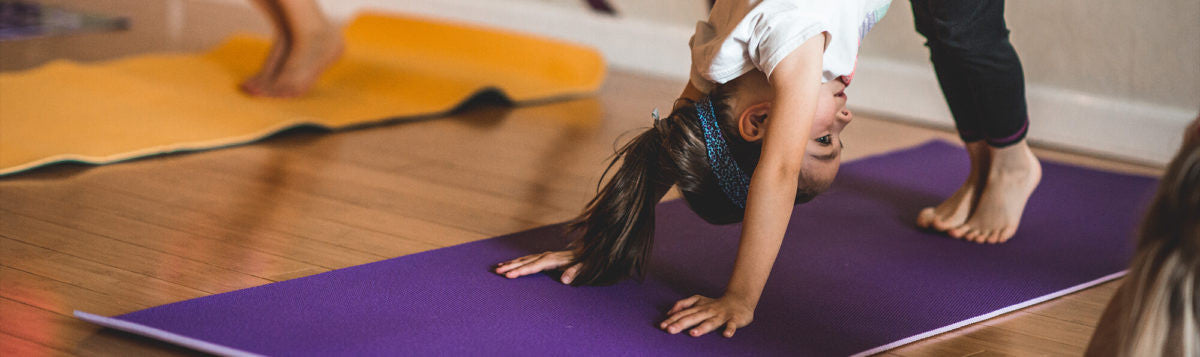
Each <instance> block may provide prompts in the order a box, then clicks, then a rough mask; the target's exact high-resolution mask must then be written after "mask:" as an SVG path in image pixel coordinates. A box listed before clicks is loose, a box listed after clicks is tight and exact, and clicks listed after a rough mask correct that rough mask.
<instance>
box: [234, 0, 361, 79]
mask: <svg viewBox="0 0 1200 357" xmlns="http://www.w3.org/2000/svg"><path fill="white" fill-rule="evenodd" d="M255 3H256V4H258V5H259V7H260V8H261V9H262V10H263V12H265V13H266V15H267V18H268V19H270V20H271V23H272V24H273V25H274V26H275V33H276V40H275V43H274V44H272V45H271V53H270V54H269V55H268V56H267V60H266V62H265V63H263V66H262V69H260V70H259V71H258V73H257V74H255V75H254V76H252V77H250V78H249V79H247V80H246V81H245V82H243V83H242V85H241V87H242V90H244V91H246V93H249V94H250V95H254V96H265V97H295V96H299V95H301V94H304V92H306V91H308V89H309V88H311V87H312V85H313V83H315V82H316V81H317V77H319V76H320V75H321V73H322V72H325V70H326V69H327V68H329V66H331V65H333V62H334V61H336V60H337V59H338V57H341V55H342V47H343V46H344V45H343V41H342V37H341V34H340V33H338V31H337V28H336V26H334V25H333V24H332V23H330V22H329V19H328V18H326V17H325V15H324V14H322V13H321V8H320V6H318V5H317V3H316V2H315V1H314V0H258V1H256V2H255Z"/></svg>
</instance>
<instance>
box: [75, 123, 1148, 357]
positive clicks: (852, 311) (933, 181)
mask: <svg viewBox="0 0 1200 357" xmlns="http://www.w3.org/2000/svg"><path fill="white" fill-rule="evenodd" d="M1044 166H1045V171H1044V176H1045V178H1044V181H1043V183H1042V185H1041V187H1040V188H1038V190H1037V192H1035V194H1034V196H1033V197H1032V198H1031V199H1030V201H1029V207H1028V209H1027V211H1026V218H1025V220H1024V222H1023V223H1022V226H1021V231H1020V232H1019V233H1018V234H1017V236H1016V237H1014V238H1013V239H1012V240H1011V241H1010V242H1008V243H1007V244H1003V245H976V244H973V243H966V242H962V241H956V240H954V239H950V238H946V237H944V236H941V235H937V234H932V233H924V232H920V231H917V230H915V229H913V227H912V223H910V222H912V221H913V217H915V215H916V213H917V212H918V210H920V209H921V208H922V207H924V206H927V205H931V204H936V203H937V202H938V201H939V199H940V198H943V197H946V196H947V195H949V194H950V193H952V191H953V190H954V189H955V188H957V186H958V184H959V183H960V180H961V179H962V178H963V177H964V176H965V174H966V170H967V160H966V154H965V152H964V151H963V150H962V149H961V148H959V147H956V146H953V145H949V144H946V143H942V142H931V143H927V144H924V145H922V146H918V147H916V148H912V149H907V150H903V151H898V152H893V153H889V154H884V155H881V156H875V157H870V158H866V159H862V160H858V161H855V162H853V163H849V164H846V165H845V166H844V167H843V168H842V171H841V173H840V174H839V177H838V180H837V182H836V183H835V185H834V186H833V188H831V189H830V191H829V192H828V193H827V194H825V195H822V196H820V197H818V198H817V199H816V200H814V201H812V202H810V203H808V204H805V205H801V206H797V208H796V210H795V212H794V216H793V220H792V222H791V224H790V226H789V228H788V237H787V239H786V240H785V241H784V243H783V247H782V250H781V252H780V255H779V260H778V262H777V263H776V265H775V268H774V271H773V273H772V275H771V278H770V280H769V281H768V283H767V286H766V289H765V290H764V292H763V297H762V300H761V302H760V304H759V306H758V309H757V313H756V317H755V321H754V322H753V323H752V324H751V325H750V326H747V327H745V328H743V329H740V330H738V333H737V336H735V337H734V338H732V339H726V338H723V337H720V336H719V335H716V334H710V335H708V336H703V337H700V338H692V337H687V336H684V335H668V334H666V333H663V332H662V331H660V330H658V329H657V326H656V324H657V323H658V322H659V321H661V319H662V318H663V317H664V316H663V313H664V312H665V311H666V310H667V309H668V308H669V307H670V305H671V304H672V303H674V302H675V301H676V300H677V299H680V298H684V297H687V296H689V295H691V294H695V293H699V294H705V295H708V296H716V295H718V294H720V293H721V291H722V289H723V286H724V284H725V282H726V281H727V279H728V277H729V273H730V270H731V268H732V264H733V260H734V253H733V252H735V251H736V246H737V238H738V231H739V227H738V226H736V225H734V226H711V225H708V224H706V223H704V222H703V221H701V220H700V219H699V218H697V217H696V216H695V215H694V214H693V213H691V212H690V211H689V210H688V209H687V207H686V205H685V204H684V203H683V202H681V201H672V202H666V203H663V204H661V205H660V206H659V210H658V227H657V238H656V241H655V246H654V252H653V261H652V265H651V268H650V270H649V275H648V276H647V278H646V279H645V281H644V282H641V283H639V282H635V281H625V282H622V283H619V284H617V285H614V286H607V287H579V288H574V287H569V286H564V285H562V284H560V283H558V282H557V281H556V280H555V277H553V276H550V275H536V276H531V277H526V278H520V279H516V280H508V279H504V278H501V277H499V276H496V275H493V274H491V273H490V272H489V267H490V266H491V265H492V264H494V263H496V262H499V261H503V260H506V259H510V258H513V257H516V256H519V255H523V254H527V253H531V252H538V251H542V250H547V249H556V248H560V247H561V246H562V245H563V243H564V242H565V241H566V238H564V237H563V235H562V229H561V227H560V226H549V227H543V228H538V229H534V230H530V231H526V232H521V233H516V234H512V235H508V236H504V237H499V238H493V239H487V240H483V241H478V242H473V243H468V244H463V245H459V246H454V247H448V248H443V249H438V250H433V251H429V252H424V253H419V254H414V255H411V256H404V257H399V258H395V259H390V260H385V261H380V262H376V263H371V264H365V265H360V266H355V267H350V268H345V269H340V270H335V271H331V272H327V273H323V274H318V275H313V276H309V277H305V278H299V279H295V280H289V281H284V282H279V283H275V284H269V285H264V286H259V287H254V288H249V289H244V290H238V291H233V292H229V293H224V294H218V295H213V296H208V297H203V298H198V299H194V300H188V301H183V302H178V303H174V304H168V305H164V306H159V307H154V308H150V309H146V310H142V311H137V312H133V313H129V314H126V315H121V316H118V317H115V318H105V317H100V316H95V315H88V314H84V313H80V316H81V317H84V318H85V319H86V320H89V321H93V322H96V323H100V324H102V325H106V326H110V327H116V328H120V329H124V330H127V331H137V333H142V334H146V335H150V336H152V337H156V338H160V339H164V340H168V341H173V342H176V343H180V344H184V345H188V346H192V347H194V348H200V349H206V350H209V351H213V352H218V353H239V352H248V353H256V354H267V355H370V354H388V355H398V354H399V355H482V354H487V355H516V354H521V355H533V354H538V353H546V354H549V355H786V356H795V355H820V356H832V355H850V354H858V353H870V352H879V351H882V350H885V349H887V348H890V347H895V346H898V345H900V344H903V343H907V342H911V341H915V340H917V339H919V338H922V337H928V336H929V335H931V334H934V333H937V332H941V331H945V330H947V329H950V328H953V327H956V326H961V325H965V324H968V323H971V322H975V321H978V320H981V319H983V318H987V317H990V316H994V315H996V314H998V313H1001V312H1004V311H1011V310H1012V309H1015V308H1019V307H1023V306H1027V305H1029V304H1032V303H1036V302H1038V301H1044V300H1045V299H1049V298H1052V297H1055V296H1060V295H1063V294H1066V293H1068V292H1071V291H1075V290H1078V289H1081V288H1084V287H1087V286H1090V285H1093V284H1097V283H1100V282H1103V281H1106V280H1109V279H1112V278H1115V277H1117V276H1119V275H1120V273H1121V272H1122V270H1123V269H1124V267H1125V266H1126V264H1127V263H1128V259H1129V257H1130V256H1131V255H1132V248H1133V238H1132V237H1133V235H1132V232H1133V231H1134V227H1135V226H1136V223H1137V222H1138V221H1139V217H1140V211H1141V208H1140V207H1142V206H1144V204H1145V202H1146V201H1147V200H1148V199H1149V197H1150V194H1151V193H1152V191H1153V188H1154V187H1153V186H1154V183H1155V181H1154V179H1152V178H1147V177H1140V176H1129V175H1121V174H1113V173H1107V172H1100V171H1094V170H1090V169H1084V168H1079V167H1073V166H1066V165H1060V164H1054V163H1045V165H1044Z"/></svg>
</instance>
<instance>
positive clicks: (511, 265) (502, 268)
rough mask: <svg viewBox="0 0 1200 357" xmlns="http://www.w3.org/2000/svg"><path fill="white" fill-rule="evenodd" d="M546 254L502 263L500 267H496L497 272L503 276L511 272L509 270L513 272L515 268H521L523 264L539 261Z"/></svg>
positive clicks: (527, 256) (532, 255)
mask: <svg viewBox="0 0 1200 357" xmlns="http://www.w3.org/2000/svg"><path fill="white" fill-rule="evenodd" d="M544 254H546V253H542V254H531V255H526V256H523V257H520V258H517V259H513V260H509V261H507V262H503V263H500V264H499V265H497V266H496V272H497V273H501V274H503V273H504V272H506V271H509V270H512V269H513V268H516V267H519V266H521V265H522V264H525V263H528V262H529V261H531V260H534V259H537V258H539V257H541V256H542V255H544Z"/></svg>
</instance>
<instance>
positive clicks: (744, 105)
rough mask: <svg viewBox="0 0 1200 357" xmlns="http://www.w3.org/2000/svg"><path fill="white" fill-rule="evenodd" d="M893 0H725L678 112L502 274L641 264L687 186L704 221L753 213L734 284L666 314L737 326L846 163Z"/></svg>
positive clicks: (593, 280) (603, 275)
mask: <svg viewBox="0 0 1200 357" xmlns="http://www.w3.org/2000/svg"><path fill="white" fill-rule="evenodd" d="M889 4H890V0H855V1H850V0H844V1H819V0H780V1H770V0H763V1H744V0H743V1H718V2H717V3H716V4H715V6H714V7H713V10H712V13H711V14H710V18H709V20H708V21H707V22H700V23H698V24H697V26H696V33H695V34H694V35H693V36H692V39H691V49H692V76H691V80H690V81H689V84H688V85H687V87H686V89H685V90H684V91H683V94H682V95H681V97H680V98H679V99H678V100H676V103H675V106H674V108H673V110H672V111H671V114H670V115H669V116H667V117H666V118H662V119H661V120H659V119H656V120H655V121H654V124H653V127H651V128H650V129H647V130H645V131H644V132H642V133H640V134H639V135H637V136H636V137H634V138H633V139H632V140H631V141H630V142H629V143H627V144H625V146H623V147H622V148H621V149H620V150H618V152H617V153H616V157H615V158H614V159H613V162H612V163H611V164H610V166H609V167H610V168H612V166H613V165H619V166H618V167H617V169H616V171H615V172H614V173H613V174H612V177H611V178H610V179H609V180H608V182H607V183H606V184H605V185H604V186H603V187H602V188H601V189H600V190H599V192H598V193H597V195H596V197H595V198H593V199H592V201H591V202H589V203H588V205H587V207H586V209H585V210H584V212H583V214H582V215H581V216H580V217H579V218H578V219H577V220H575V221H574V223H573V224H572V225H571V228H572V229H573V230H574V231H576V232H578V233H581V238H579V239H578V240H577V241H576V242H574V243H573V244H572V246H571V247H570V249H569V250H565V251H556V252H545V253H541V254H535V255H530V256H525V257H521V258H517V259H514V260H511V261H508V262H504V263H501V264H500V265H498V266H497V267H496V269H495V271H496V273H499V274H502V275H504V276H506V277H508V278H516V277H519V276H524V275H529V274H534V273H538V272H541V271H545V270H551V269H560V268H564V267H565V268H566V270H565V272H564V273H563V275H562V278H561V279H562V282H563V283H568V284H574V285H585V284H610V283H614V282H616V281H618V280H620V279H622V278H625V277H627V276H642V275H643V274H644V273H645V268H646V261H647V258H648V255H649V254H650V250H651V240H652V235H653V232H654V208H655V205H656V204H657V203H658V201H659V199H661V198H662V197H663V195H665V194H666V193H667V191H668V189H669V188H670V187H671V186H676V187H678V188H679V191H680V192H682V194H683V197H684V199H685V200H686V201H687V203H688V206H689V207H690V208H691V209H692V210H693V211H694V212H696V214H697V215H699V216H700V217H702V218H703V219H704V220H706V221H708V222H711V223H715V224H729V223H735V222H739V221H741V222H743V223H744V224H743V226H742V227H743V228H742V233H741V240H740V243H739V246H738V252H737V258H736V262H735V265H734V269H733V273H732V276H731V277H730V280H729V283H728V285H727V287H726V290H725V293H724V295H723V296H721V297H719V298H715V299H714V298H709V297H704V296H700V295H696V296H692V297H689V298H686V299H683V300H680V301H679V302H677V303H676V304H675V306H674V307H673V308H671V310H670V311H669V312H668V315H670V316H669V317H668V318H667V319H666V320H665V321H663V322H662V323H661V325H660V327H661V328H662V329H664V330H666V331H667V332H669V333H672V334H674V333H679V332H681V331H684V330H686V329H689V328H690V331H689V334H690V335H692V336H700V335H703V334H706V333H708V332H711V331H713V330H715V329H717V328H720V327H722V326H724V331H723V334H724V336H726V337H732V336H733V334H734V332H735V331H736V329H738V328H740V327H742V326H745V325H747V324H749V323H750V321H751V319H752V318H753V313H754V308H755V306H757V304H758V299H759V296H760V294H761V293H762V289H763V286H764V284H766V280H767V276H768V274H769V273H770V270H771V267H772V265H773V264H774V262H775V258H776V255H777V254H778V252H779V247H780V244H781V243H782V241H783V236H784V232H785V230H786V227H787V224H788V221H789V219H790V216H791V212H792V208H793V206H794V205H795V204H797V203H800V202H805V201H808V200H810V199H812V198H813V197H814V196H816V195H817V194H818V193H820V192H821V191H823V190H824V189H825V188H827V187H828V186H829V184H830V183H831V182H832V180H833V178H834V176H835V175H836V174H837V170H838V166H839V164H840V158H841V155H840V154H841V151H842V142H841V138H840V137H839V134H840V133H841V131H842V128H844V127H845V126H846V124H848V123H849V122H850V120H851V118H852V114H851V113H850V111H848V110H846V109H845V105H846V95H845V94H844V89H845V87H846V85H848V84H849V83H850V81H851V78H852V77H853V71H854V65H855V60H856V58H857V53H858V44H859V41H860V40H861V39H862V37H863V36H865V35H866V33H867V31H868V30H869V29H870V28H871V26H873V25H874V24H875V22H876V21H878V20H879V19H880V18H881V17H883V15H884V13H885V12H886V11H887V7H888V5H889ZM618 162H619V164H618Z"/></svg>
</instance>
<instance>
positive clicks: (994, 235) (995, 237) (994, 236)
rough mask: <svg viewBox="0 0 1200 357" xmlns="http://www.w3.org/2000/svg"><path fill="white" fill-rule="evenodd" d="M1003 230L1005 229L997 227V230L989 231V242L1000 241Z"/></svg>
mask: <svg viewBox="0 0 1200 357" xmlns="http://www.w3.org/2000/svg"><path fill="white" fill-rule="evenodd" d="M1001 231H1003V229H997V230H994V231H991V232H988V236H987V242H988V244H996V243H1000V232H1001Z"/></svg>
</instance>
